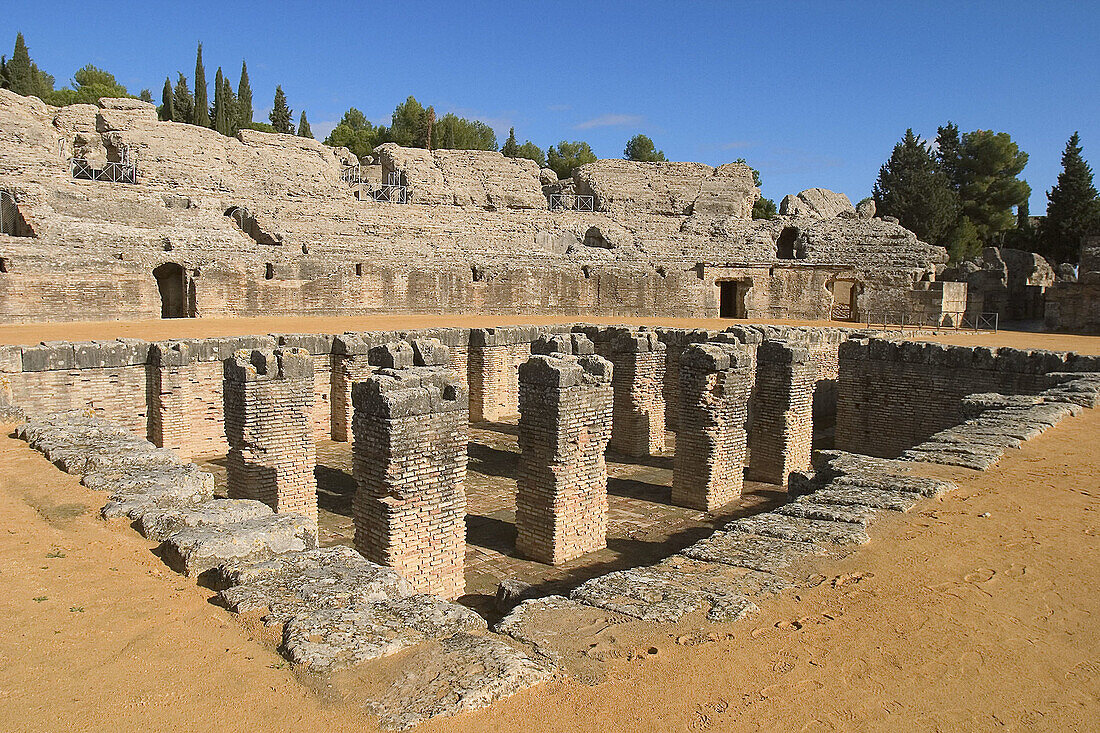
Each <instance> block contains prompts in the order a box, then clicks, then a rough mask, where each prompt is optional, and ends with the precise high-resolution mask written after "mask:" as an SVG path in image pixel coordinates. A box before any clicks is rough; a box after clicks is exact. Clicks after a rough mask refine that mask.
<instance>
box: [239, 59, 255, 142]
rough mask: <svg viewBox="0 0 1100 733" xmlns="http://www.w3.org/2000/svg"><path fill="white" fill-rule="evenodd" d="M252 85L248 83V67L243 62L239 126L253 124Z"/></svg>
mask: <svg viewBox="0 0 1100 733" xmlns="http://www.w3.org/2000/svg"><path fill="white" fill-rule="evenodd" d="M252 114H253V112H252V85H251V84H250V83H249V82H248V65H247V64H246V63H245V62H244V61H241V81H240V83H238V84H237V125H238V126H240V127H244V126H245V125H248V124H250V123H251V122H252Z"/></svg>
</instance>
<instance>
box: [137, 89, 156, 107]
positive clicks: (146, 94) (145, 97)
mask: <svg viewBox="0 0 1100 733" xmlns="http://www.w3.org/2000/svg"><path fill="white" fill-rule="evenodd" d="M138 99H140V100H141V101H142V102H148V103H149V104H152V103H153V93H152V92H151V91H149V90H148V89H142V90H141V91H140V92H138Z"/></svg>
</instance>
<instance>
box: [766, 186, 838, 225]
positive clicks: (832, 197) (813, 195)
mask: <svg viewBox="0 0 1100 733" xmlns="http://www.w3.org/2000/svg"><path fill="white" fill-rule="evenodd" d="M855 213H856V210H855V207H854V206H852V202H851V200H849V198H848V197H847V196H845V195H844V194H842V193H836V192H835V191H830V190H829V189H827V188H808V189H806V190H805V191H802V192H800V193H798V194H797V195H794V194H791V195H788V196H785V197H784V198H783V201H782V202H780V204H779V214H780V216H794V217H807V218H813V219H834V218H836V217H838V216H840V215H841V214H849V215H854V214H855Z"/></svg>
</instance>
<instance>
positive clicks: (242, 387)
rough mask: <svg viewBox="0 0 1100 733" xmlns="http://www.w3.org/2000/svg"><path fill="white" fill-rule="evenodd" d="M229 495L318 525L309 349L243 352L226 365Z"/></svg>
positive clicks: (226, 431)
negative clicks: (261, 504) (302, 517)
mask: <svg viewBox="0 0 1100 733" xmlns="http://www.w3.org/2000/svg"><path fill="white" fill-rule="evenodd" d="M224 376H225V386H224V390H223V394H224V406H225V435H226V439H227V441H228V443H229V452H228V454H227V456H226V490H227V493H228V495H229V497H230V498H231V499H256V500H258V501H262V502H264V503H265V504H267V505H268V506H270V507H271V508H272V509H273V510H275V512H276V513H279V514H300V515H302V516H304V517H306V518H307V519H308V520H309V521H310V522H311V524H312V526H313V527H314V528H316V526H317V482H316V479H315V478H314V469H315V468H316V466H317V455H316V449H315V447H314V434H313V429H312V426H311V424H310V410H311V408H312V406H313V403H314V393H313V389H314V387H313V360H312V359H311V357H310V355H309V352H307V351H305V350H304V349H295V348H288V349H276V350H274V351H260V350H255V351H239V352H237V353H236V354H235V355H234V356H232V357H231V358H229V359H226V360H225V362H224Z"/></svg>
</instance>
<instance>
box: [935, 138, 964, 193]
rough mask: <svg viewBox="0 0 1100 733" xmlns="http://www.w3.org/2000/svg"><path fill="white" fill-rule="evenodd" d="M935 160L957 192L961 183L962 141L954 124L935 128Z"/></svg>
mask: <svg viewBox="0 0 1100 733" xmlns="http://www.w3.org/2000/svg"><path fill="white" fill-rule="evenodd" d="M936 159H937V161H938V162H939V166H940V170H942V171H943V173H944V175H946V176H947V180H948V181H949V182H950V184H951V187H952V188H953V189H955V191H958V190H959V186H960V185H961V183H962V180H961V177H960V176H961V167H962V139H961V138H960V136H959V126H958V125H956V124H955V123H954V122H950V121H949V122H948V123H947V124H946V125H942V126H940V127H938V128H936Z"/></svg>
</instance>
